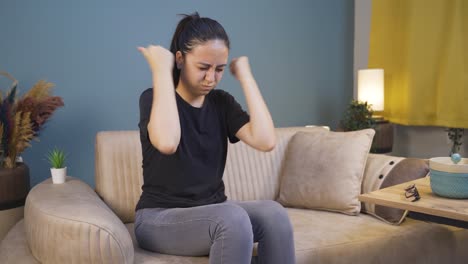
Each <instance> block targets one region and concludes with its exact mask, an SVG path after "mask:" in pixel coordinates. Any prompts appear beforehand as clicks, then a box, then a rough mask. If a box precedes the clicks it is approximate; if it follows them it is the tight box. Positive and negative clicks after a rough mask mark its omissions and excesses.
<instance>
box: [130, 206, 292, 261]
mask: <svg viewBox="0 0 468 264" xmlns="http://www.w3.org/2000/svg"><path fill="white" fill-rule="evenodd" d="M135 236H136V239H137V241H138V244H139V246H140V247H141V248H143V249H146V250H150V251H154V252H158V253H162V254H170V255H179V256H206V255H209V256H210V257H209V258H210V264H248V263H251V261H252V262H254V263H255V262H256V263H261V264H294V263H295V254H294V239H293V231H292V226H291V223H290V221H289V217H288V215H287V213H286V210H285V209H284V208H283V207H282V206H281V205H280V204H278V203H277V202H274V201H269V200H265V201H246V202H237V201H236V202H234V201H226V202H224V203H219V204H211V205H204V206H197V207H190V208H145V209H140V210H138V211H137V212H136V217H135ZM254 242H258V257H257V258H256V259H255V258H252V248H253V243H254Z"/></svg>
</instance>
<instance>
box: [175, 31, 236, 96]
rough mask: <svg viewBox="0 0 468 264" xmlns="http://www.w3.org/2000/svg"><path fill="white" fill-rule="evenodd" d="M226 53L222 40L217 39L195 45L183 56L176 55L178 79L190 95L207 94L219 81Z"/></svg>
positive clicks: (224, 64)
mask: <svg viewBox="0 0 468 264" xmlns="http://www.w3.org/2000/svg"><path fill="white" fill-rule="evenodd" d="M178 53H180V52H178ZM228 55H229V50H228V48H227V47H226V44H224V41H222V40H217V39H216V40H209V41H207V42H205V43H203V44H200V45H197V46H195V47H194V48H193V49H192V50H191V51H190V52H188V53H187V54H185V58H183V57H182V56H181V54H179V55H176V59H177V63H178V65H180V69H181V72H180V81H181V82H182V84H183V85H184V87H186V88H187V90H188V92H190V93H191V94H192V95H194V96H203V95H207V94H208V93H209V92H210V91H211V90H213V89H214V88H215V87H216V85H217V84H218V83H219V82H220V81H221V78H222V77H223V73H224V70H225V68H226V64H227V60H228Z"/></svg>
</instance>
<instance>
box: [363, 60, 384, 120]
mask: <svg viewBox="0 0 468 264" xmlns="http://www.w3.org/2000/svg"><path fill="white" fill-rule="evenodd" d="M358 101H363V102H367V103H369V104H371V105H372V109H373V110H374V111H383V110H384V70H383V69H363V70H359V71H358Z"/></svg>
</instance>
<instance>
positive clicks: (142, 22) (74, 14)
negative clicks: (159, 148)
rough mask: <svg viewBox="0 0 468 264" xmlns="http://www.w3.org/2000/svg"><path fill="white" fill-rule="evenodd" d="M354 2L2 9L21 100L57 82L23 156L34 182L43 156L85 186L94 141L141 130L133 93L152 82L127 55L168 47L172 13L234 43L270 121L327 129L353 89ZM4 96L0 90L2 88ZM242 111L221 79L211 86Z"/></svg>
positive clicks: (2, 57) (232, 84) (6, 49)
mask: <svg viewBox="0 0 468 264" xmlns="http://www.w3.org/2000/svg"><path fill="white" fill-rule="evenodd" d="M353 5H354V2H353V1H349V0H314V1H311V0H300V1H299V0H297V1H283V0H273V1H271V0H270V1H266V0H262V1H249V0H242V1H240V0H236V1H224V2H223V1H216V0H210V1H207V0H205V1H154V0H151V1H150V0H145V1H110V0H109V1H91V0H86V1H85V0H81V1H52V0H42V1H36V0H28V1H26V0H16V1H5V0H2V1H1V2H0V25H1V29H0V70H3V71H8V72H10V73H11V74H12V75H13V76H15V77H16V78H17V79H18V80H19V88H20V94H22V93H23V92H24V91H26V90H27V89H29V88H30V87H31V86H32V85H33V84H34V83H35V82H36V81H38V80H39V79H46V80H48V81H50V82H53V83H55V84H56V88H55V90H54V94H55V95H58V96H61V97H63V99H64V102H65V107H64V108H61V109H59V110H58V111H57V112H56V113H55V114H54V116H53V117H52V119H51V120H50V121H49V122H48V124H47V127H46V128H45V129H44V130H43V132H42V135H41V137H40V142H35V141H34V142H33V143H32V147H31V148H28V149H27V150H26V151H25V153H24V154H23V157H24V159H25V161H26V163H27V164H28V165H29V166H30V169H31V185H32V186H34V185H35V184H37V183H39V182H41V181H43V180H44V179H46V178H47V177H49V175H50V173H49V171H48V169H49V166H48V164H47V163H46V162H45V160H44V154H45V153H46V152H47V151H48V150H49V149H51V148H52V147H54V146H59V147H62V148H64V149H65V150H66V151H67V152H68V153H69V163H68V170H69V175H72V176H75V177H79V178H81V179H83V180H84V181H86V182H87V183H89V184H90V185H91V186H94V138H95V135H96V132H98V131H101V130H136V129H138V127H137V124H138V97H139V95H140V93H141V92H142V91H143V90H144V89H146V88H148V87H151V78H150V73H149V69H148V66H147V64H146V62H145V61H144V59H143V57H142V56H141V55H140V54H139V53H138V51H137V50H136V47H137V46H141V45H143V46H146V45H148V44H150V43H155V44H162V45H163V46H165V47H168V46H169V42H170V39H171V36H172V33H173V31H174V29H175V26H176V24H177V21H178V20H179V19H180V17H178V16H176V14H180V13H191V12H193V11H195V10H196V11H198V12H199V13H200V14H201V15H202V16H207V17H211V18H214V19H216V20H218V21H219V22H220V23H221V24H222V25H223V26H224V27H225V29H226V31H227V32H228V34H229V36H230V38H231V45H232V49H231V54H230V58H233V57H237V56H240V55H247V56H248V57H249V59H250V62H251V67H252V70H253V73H254V75H255V77H256V79H257V82H258V83H259V85H260V89H261V91H262V93H263V96H264V98H265V100H266V102H267V104H268V106H269V108H270V111H271V114H272V116H273V119H274V122H275V125H276V126H277V127H282V126H296V125H299V126H302V125H306V124H323V125H329V126H331V127H332V128H334V127H336V125H337V124H338V122H339V120H340V119H341V117H342V114H343V112H344V110H345V108H346V105H347V103H348V102H349V100H350V99H351V97H352V86H353V79H352V77H353V73H352V71H353V61H352V56H353V21H354V20H353V19H354V18H353V16H354V10H353ZM0 85H1V88H2V91H5V89H6V87H7V86H8V82H7V81H6V79H4V78H2V80H1V82H0ZM218 88H220V89H224V90H227V91H229V92H230V93H232V94H233V95H234V96H235V97H236V98H238V100H239V101H240V102H241V103H242V105H243V106H244V107H245V100H244V98H243V94H242V91H241V89H240V87H239V85H238V83H237V82H236V81H235V80H234V78H233V77H231V76H230V75H229V74H228V73H226V74H225V76H224V79H223V81H222V82H221V84H220V85H219V86H218Z"/></svg>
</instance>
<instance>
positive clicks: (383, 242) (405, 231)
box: [287, 208, 468, 264]
mask: <svg viewBox="0 0 468 264" xmlns="http://www.w3.org/2000/svg"><path fill="white" fill-rule="evenodd" d="M287 211H288V214H289V217H290V219H291V223H292V225H293V229H294V241H295V250H296V260H297V261H296V263H297V264H306V263H307V264H308V263H333V264H347V263H360V264H374V263H413V264H415V263H424V264H429V263H431V264H436V263H460V264H461V263H466V260H467V259H468V251H467V250H466V244H465V242H464V241H467V239H468V230H466V229H462V228H458V227H452V226H447V225H439V224H435V223H427V222H423V221H418V220H414V219H411V218H408V219H407V220H406V221H405V222H404V223H403V224H401V225H399V226H395V225H388V224H385V223H383V222H382V221H380V220H378V219H376V218H375V217H372V216H370V215H367V214H359V215H357V216H349V215H345V214H337V213H334V212H326V211H318V210H304V209H296V208H288V209H287Z"/></svg>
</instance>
